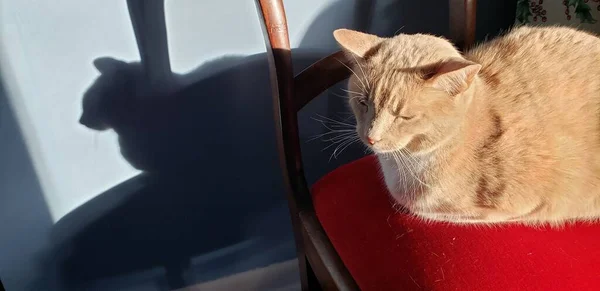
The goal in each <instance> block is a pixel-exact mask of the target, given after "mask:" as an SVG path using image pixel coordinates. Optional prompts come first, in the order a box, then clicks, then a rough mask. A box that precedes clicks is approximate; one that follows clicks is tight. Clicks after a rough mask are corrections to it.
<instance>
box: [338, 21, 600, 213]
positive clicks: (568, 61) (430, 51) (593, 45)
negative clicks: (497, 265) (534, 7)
mask: <svg viewBox="0 0 600 291" xmlns="http://www.w3.org/2000/svg"><path fill="white" fill-rule="evenodd" d="M334 36H335V38H336V40H337V41H338V43H339V44H340V45H341V46H342V48H344V50H346V51H347V52H348V53H349V54H351V55H352V56H353V57H354V58H355V59H356V60H357V62H356V65H355V66H354V68H353V71H354V72H355V74H354V75H353V76H352V77H351V79H350V81H349V91H350V92H353V93H351V95H352V96H351V98H349V100H350V106H351V108H352V110H353V112H354V114H355V117H356V120H357V126H356V131H357V134H358V136H359V137H360V138H361V140H362V141H363V142H364V143H365V144H367V145H368V146H369V147H370V148H371V149H372V150H373V151H374V152H375V153H376V154H377V156H378V158H379V161H380V164H381V168H382V173H383V175H384V178H385V183H386V185H387V187H388V189H389V191H390V194H391V195H392V196H393V197H394V198H395V199H396V201H397V202H398V203H399V204H400V205H402V206H403V207H405V208H406V209H408V210H409V211H410V212H412V213H414V214H415V215H418V216H420V217H422V218H425V219H431V220H442V221H450V222H459V223H497V222H509V221H521V222H526V223H540V222H550V223H561V222H565V221H569V220H577V219H584V220H589V219H594V218H598V217H600V39H599V38H598V37H596V36H593V35H590V34H588V33H585V32H582V31H577V30H575V29H571V28H564V27H546V28H533V27H521V28H517V29H515V30H513V31H511V32H509V33H507V34H506V35H504V36H502V37H498V38H496V39H494V40H492V41H489V42H487V43H484V44H482V45H480V46H478V47H476V48H474V49H472V50H470V51H467V52H466V53H465V54H464V55H461V54H460V53H459V52H458V51H457V50H456V49H455V48H454V47H453V45H452V44H451V43H450V42H448V41H447V40H445V39H443V38H439V37H434V36H430V35H422V34H416V35H405V34H400V35H397V36H395V37H393V38H380V37H377V36H373V35H369V34H364V33H360V32H355V31H351V30H344V29H341V30H337V31H336V32H334Z"/></svg>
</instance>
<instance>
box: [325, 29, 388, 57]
mask: <svg viewBox="0 0 600 291" xmlns="http://www.w3.org/2000/svg"><path fill="white" fill-rule="evenodd" d="M333 37H334V38H335V40H336V41H337V43H338V44H339V45H340V46H341V47H342V48H343V49H344V50H345V51H348V52H350V53H353V54H355V55H356V56H358V57H361V58H364V57H366V56H367V55H368V54H369V53H370V52H372V51H373V50H375V49H376V48H377V46H379V44H380V43H381V41H382V40H383V39H382V38H380V37H378V36H376V35H372V34H368V33H363V32H359V31H354V30H350V29H336V30H335V31H334V32H333Z"/></svg>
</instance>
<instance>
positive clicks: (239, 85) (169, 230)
mask: <svg viewBox="0 0 600 291" xmlns="http://www.w3.org/2000/svg"><path fill="white" fill-rule="evenodd" d="M366 2H369V1H356V5H355V6H352V5H348V2H347V1H338V2H336V3H334V4H332V5H331V6H330V7H328V8H327V9H325V10H324V11H323V12H322V13H321V14H320V15H319V16H318V17H317V18H316V19H315V21H314V22H313V23H312V24H311V25H310V27H309V29H308V30H307V34H306V35H305V36H304V37H303V39H302V41H301V43H300V45H299V48H298V49H295V50H293V53H292V55H293V57H294V66H295V68H296V72H299V71H300V70H301V69H302V68H305V67H306V66H308V65H309V64H311V63H313V62H314V61H316V60H318V59H319V58H321V57H323V56H325V55H326V54H328V53H330V52H332V51H334V50H335V49H336V45H335V43H334V41H333V38H332V36H331V32H332V31H333V30H334V29H336V28H338V27H348V28H354V29H359V30H363V31H371V32H374V33H377V34H380V35H393V34H395V32H396V31H397V30H398V29H399V28H401V27H404V29H403V30H402V32H416V31H427V32H431V33H435V34H442V35H446V34H447V25H446V23H448V18H447V6H445V7H438V6H435V7H429V6H430V4H428V5H426V4H425V3H421V2H422V1H378V2H377V5H376V6H375V7H374V8H373V9H374V11H375V15H378V16H379V17H374V18H373V21H371V20H370V17H369V16H368V13H367V15H365V14H363V13H364V11H365V9H366V8H365V7H367V8H368V7H369V6H364V5H365V3H366ZM444 5H447V3H446V2H444ZM361 11H363V12H361ZM415 11H428V12H427V14H426V15H425V16H424V17H420V16H419V15H418V14H417V13H415ZM349 15H350V16H349ZM356 15H359V16H362V18H361V17H358V18H357V17H356ZM332 17H333V18H332ZM337 17H339V18H337ZM370 23H372V26H371V27H372V28H371V27H369V26H370ZM317 47H318V48H320V49H321V50H316V49H315V48H317ZM118 66H120V69H116V70H113V69H108V70H107V71H105V72H104V73H103V74H102V75H101V77H100V78H99V79H98V80H97V82H98V83H96V85H97V86H96V85H93V86H92V87H91V88H92V90H90V92H91V91H94V92H93V94H91V95H88V96H86V97H85V98H90V100H92V101H90V104H91V105H90V107H84V110H86V112H87V113H88V116H87V117H86V118H83V119H82V122H83V123H85V124H88V125H89V126H90V127H92V128H98V129H100V128H104V127H105V126H106V125H108V126H110V127H112V128H114V129H115V131H116V132H117V133H118V134H119V143H120V146H121V151H122V153H123V156H124V157H125V158H126V159H127V160H128V161H129V162H130V163H132V164H133V165H134V166H135V167H137V168H139V169H143V170H146V173H145V174H142V175H140V176H137V177H135V178H133V179H131V180H129V181H127V182H125V183H123V184H121V185H117V186H115V187H114V188H112V189H111V190H109V191H107V192H105V193H103V194H101V195H99V196H97V197H96V198H95V199H92V200H91V201H89V202H87V203H86V204H84V205H82V206H81V207H79V208H77V209H76V210H74V211H72V212H71V213H69V214H67V215H66V216H65V217H63V218H62V219H61V220H59V221H58V223H57V224H56V225H55V226H54V229H53V230H52V231H53V236H52V239H53V241H52V243H53V246H54V249H53V251H52V252H49V253H48V254H47V256H46V259H47V263H48V266H49V268H51V266H52V264H54V262H55V260H59V261H60V269H61V270H62V272H63V279H64V283H65V284H67V285H68V286H69V287H70V288H71V289H73V290H79V289H80V288H81V286H84V285H85V284H87V283H88V282H90V281H93V280H96V279H99V278H104V277H110V276H118V275H124V274H129V273H132V272H136V271H140V270H146V269H149V268H152V267H166V269H167V277H168V284H169V285H170V287H171V288H175V287H182V286H183V285H186V283H185V282H184V278H183V276H182V273H184V270H185V269H186V268H188V267H190V264H191V258H193V257H195V256H198V255H200V254H203V253H206V252H210V251H212V250H215V249H218V248H222V247H223V246H227V245H233V244H235V243H238V242H240V241H244V240H248V239H255V238H258V239H260V240H262V241H264V242H265V243H266V244H271V245H276V244H280V243H281V244H289V245H292V246H293V239H292V233H291V229H290V227H289V225H290V224H289V217H288V216H287V214H285V212H286V211H285V210H284V211H275V210H274V209H285V208H281V206H282V205H283V206H284V207H285V204H286V201H285V197H284V195H283V186H282V182H281V181H282V177H281V174H280V168H279V163H278V157H277V151H276V145H275V131H274V127H273V121H272V110H273V109H272V104H271V97H270V85H269V76H268V64H267V59H266V54H264V53H263V54H257V55H251V56H225V57H223V58H219V59H216V60H214V61H211V62H207V63H205V64H204V65H202V66H200V67H199V68H198V69H196V70H194V71H193V72H191V73H189V74H186V75H184V76H178V78H179V79H180V80H181V84H182V89H181V90H179V91H177V92H176V93H173V94H170V95H169V96H152V94H151V93H150V94H148V93H140V92H142V91H141V90H139V84H140V82H143V80H141V79H140V78H141V77H140V73H139V65H137V64H120V65H118ZM330 93H332V94H328V93H326V94H323V95H326V96H327V97H328V98H323V96H322V97H321V98H318V99H317V100H315V101H313V102H311V103H310V104H309V105H307V106H306V108H304V109H303V110H302V111H301V112H300V116H299V120H300V121H299V122H300V127H301V136H302V139H303V153H304V158H305V163H306V171H307V174H308V176H307V178H308V181H309V183H312V182H314V181H315V180H316V179H318V177H320V176H322V175H323V174H325V173H327V172H329V171H331V170H333V169H334V168H335V167H337V166H339V165H341V164H343V163H346V162H348V161H350V160H353V159H356V158H358V157H360V156H362V155H363V154H364V151H363V147H362V145H358V144H356V145H353V146H350V147H349V148H347V149H346V153H345V154H343V155H342V156H340V159H339V160H332V161H331V162H330V161H329V158H330V155H331V151H323V148H324V147H325V146H326V144H324V143H322V142H319V141H315V142H311V143H308V142H307V141H308V139H309V138H310V137H312V136H314V135H317V134H319V133H323V132H324V130H325V128H324V127H323V126H322V125H321V124H320V123H318V122H315V121H314V120H313V119H312V118H313V117H315V116H316V115H317V114H320V115H323V116H326V117H329V118H334V119H338V120H340V119H342V118H344V119H345V118H347V117H348V116H347V115H346V116H344V115H339V114H341V112H346V111H347V110H346V105H345V100H344V98H338V97H335V96H334V95H335V94H342V91H341V90H339V89H335V88H334V89H331V90H330ZM350 120H351V119H350ZM74 122H75V121H74ZM83 170H84V169H83ZM40 196H41V194H40ZM44 206H45V205H44ZM46 212H47V210H46ZM294 256H295V253H294V251H293V247H292V248H287V249H286V248H284V249H283V251H281V252H279V253H276V254H272V258H270V260H272V261H271V262H278V261H283V260H285V259H288V258H293V257H294ZM241 260H243V258H242V259H241ZM267 263H269V261H268V260H263V261H261V262H260V263H257V264H263V265H264V264H267ZM255 267H258V265H257V266H255ZM209 271H210V269H207V270H206V272H209ZM161 284H162V283H161ZM40 286H42V285H40Z"/></svg>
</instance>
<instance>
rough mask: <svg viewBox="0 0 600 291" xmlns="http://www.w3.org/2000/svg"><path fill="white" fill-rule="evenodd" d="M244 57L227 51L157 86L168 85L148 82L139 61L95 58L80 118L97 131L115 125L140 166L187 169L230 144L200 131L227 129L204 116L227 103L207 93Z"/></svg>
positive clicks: (154, 169) (158, 169)
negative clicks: (216, 141)
mask: <svg viewBox="0 0 600 291" xmlns="http://www.w3.org/2000/svg"><path fill="white" fill-rule="evenodd" d="M241 58H242V57H241V56H236V55H231V56H224V57H221V58H217V59H215V60H212V61H209V62H205V63H203V64H202V65H201V66H199V67H198V68H196V69H195V70H193V71H192V72H190V73H187V74H176V73H173V75H172V76H173V77H172V79H171V81H170V82H164V83H163V84H160V85H159V86H158V87H160V88H159V89H161V88H163V89H164V88H166V89H164V90H163V89H161V90H156V89H157V88H156V87H154V88H152V87H151V86H149V85H148V84H149V82H148V79H147V77H146V74H145V71H144V67H143V66H142V64H141V63H140V62H125V61H122V60H119V59H115V58H112V57H99V58H96V59H95V60H94V61H93V65H94V67H95V68H96V70H97V71H98V72H99V73H100V75H99V76H98V77H97V78H96V80H94V82H93V83H92V85H90V87H89V88H88V89H87V90H86V92H85V93H84V95H83V98H82V114H81V117H80V119H79V123H80V124H82V125H84V126H85V127H87V128H89V129H92V130H96V131H105V130H109V129H112V130H114V131H115V132H116V133H117V134H118V138H119V146H120V151H121V154H122V155H123V157H124V158H125V159H126V160H127V161H128V162H129V163H130V164H131V165H132V166H133V167H134V168H136V169H138V170H143V171H148V172H173V171H174V169H182V168H185V167H182V166H183V165H189V164H193V162H194V161H196V162H198V160H203V159H205V158H204V156H205V154H204V153H205V152H204V150H208V149H209V148H210V149H211V150H213V151H214V149H213V147H218V148H222V149H225V148H227V146H223V145H213V143H214V142H211V141H206V140H204V138H202V135H198V134H197V133H198V132H204V133H205V134H207V135H208V136H213V137H215V138H218V137H219V136H220V135H222V134H224V133H222V132H223V129H219V128H217V127H214V126H212V125H211V124H210V123H208V122H207V121H206V120H204V119H209V118H212V115H214V114H213V113H217V112H219V109H216V108H219V107H223V105H222V104H221V103H222V102H226V100H222V98H211V96H210V95H211V94H209V93H213V94H214V93H216V92H214V87H217V86H219V85H221V83H222V82H223V80H221V79H223V77H222V76H221V75H222V74H220V73H222V72H224V71H226V70H227V69H228V68H230V67H232V66H233V65H234V64H235V63H236V62H239V61H240V60H241ZM207 84H214V86H213V87H211V86H208V85H207ZM207 91H208V92H207ZM211 107H212V108H211ZM215 107H216V108H215ZM223 116H225V115H224V114H223ZM222 140H226V139H225V138H223V139H222Z"/></svg>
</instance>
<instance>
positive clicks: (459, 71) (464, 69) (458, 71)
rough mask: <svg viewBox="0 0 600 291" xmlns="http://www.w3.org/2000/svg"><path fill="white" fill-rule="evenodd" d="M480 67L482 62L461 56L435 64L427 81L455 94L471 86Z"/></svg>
mask: <svg viewBox="0 0 600 291" xmlns="http://www.w3.org/2000/svg"><path fill="white" fill-rule="evenodd" d="M480 69H481V65H480V64H476V63H474V62H471V61H467V60H465V59H461V58H452V59H449V60H446V61H444V62H442V63H440V64H439V65H437V66H435V68H434V69H433V71H432V72H431V73H430V74H428V75H429V76H428V80H427V82H428V83H429V84H430V86H431V87H433V88H435V89H437V90H441V91H446V92H447V93H448V94H450V95H452V96H455V95H458V94H460V93H462V92H464V91H465V90H467V89H468V88H469V86H471V83H472V82H473V79H475V76H476V75H477V73H479V70H480Z"/></svg>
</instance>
